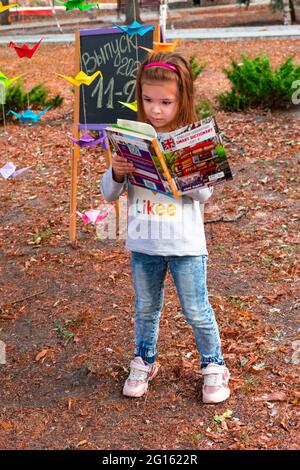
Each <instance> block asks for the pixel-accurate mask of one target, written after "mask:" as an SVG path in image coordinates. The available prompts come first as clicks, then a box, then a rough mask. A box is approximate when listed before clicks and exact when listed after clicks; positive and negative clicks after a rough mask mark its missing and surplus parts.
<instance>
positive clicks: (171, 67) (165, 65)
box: [144, 62, 179, 73]
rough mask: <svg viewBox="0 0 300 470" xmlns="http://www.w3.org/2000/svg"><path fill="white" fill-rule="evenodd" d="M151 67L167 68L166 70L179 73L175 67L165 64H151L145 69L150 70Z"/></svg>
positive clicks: (145, 66)
mask: <svg viewBox="0 0 300 470" xmlns="http://www.w3.org/2000/svg"><path fill="white" fill-rule="evenodd" d="M150 67H165V68H166V69H170V70H173V72H176V73H179V72H178V69H177V67H175V65H172V64H167V63H165V62H150V64H147V65H144V69H149V68H150Z"/></svg>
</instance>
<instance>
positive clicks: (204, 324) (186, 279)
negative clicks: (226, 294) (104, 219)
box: [131, 252, 224, 368]
mask: <svg viewBox="0 0 300 470" xmlns="http://www.w3.org/2000/svg"><path fill="white" fill-rule="evenodd" d="M206 261H207V256H156V255H155V256H150V255H146V254H143V253H137V252H132V254H131V272H132V279H133V285H134V289H135V299H136V302H135V319H134V333H135V355H136V356H141V357H142V358H143V360H144V361H147V362H148V363H150V364H152V363H153V362H155V360H156V356H157V349H156V345H157V340H158V332H159V318H160V312H161V309H162V307H163V304H164V280H165V277H166V274H167V270H168V268H169V270H170V272H171V274H172V277H173V279H174V282H175V286H176V289H177V293H178V296H179V299H180V303H181V307H182V311H183V313H184V315H185V318H186V320H187V322H188V323H189V324H190V325H191V327H192V328H193V331H194V335H195V341H196V346H197V349H198V351H199V353H200V356H201V368H203V367H206V366H207V365H208V364H210V363H214V364H220V365H223V364H224V359H223V356H222V352H221V342H220V335H219V329H218V325H217V322H216V319H215V314H214V312H213V309H212V307H211V305H210V304H209V301H208V294H207V288H206Z"/></svg>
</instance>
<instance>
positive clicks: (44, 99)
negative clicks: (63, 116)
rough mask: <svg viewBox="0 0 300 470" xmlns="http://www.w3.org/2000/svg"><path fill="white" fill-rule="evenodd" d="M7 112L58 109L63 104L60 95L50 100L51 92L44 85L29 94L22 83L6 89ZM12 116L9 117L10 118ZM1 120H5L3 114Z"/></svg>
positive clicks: (36, 87) (37, 86)
mask: <svg viewBox="0 0 300 470" xmlns="http://www.w3.org/2000/svg"><path fill="white" fill-rule="evenodd" d="M5 91H6V93H5V110H6V112H7V111H8V110H9V109H12V110H13V111H16V112H19V111H25V110H26V109H27V108H28V107H30V108H31V109H41V108H44V107H47V106H52V107H53V108H57V107H58V106H60V105H61V104H62V102H63V98H62V97H61V96H60V95H55V96H54V97H53V98H48V94H49V90H48V89H47V88H45V86H44V85H43V84H42V83H39V84H37V85H35V86H34V87H33V88H32V89H31V90H30V91H29V92H25V91H24V90H23V84H22V82H21V81H19V82H17V83H15V84H13V85H11V86H9V87H7V88H6V90H5ZM9 117H10V116H7V118H9ZM0 119H3V116H2V113H1V114H0Z"/></svg>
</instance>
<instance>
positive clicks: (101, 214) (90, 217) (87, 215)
mask: <svg viewBox="0 0 300 470" xmlns="http://www.w3.org/2000/svg"><path fill="white" fill-rule="evenodd" d="M111 210H112V207H110V208H109V209H107V210H105V211H100V210H98V209H90V210H89V211H87V212H84V213H83V214H82V213H81V212H79V211H76V214H78V215H79V217H81V218H82V220H83V221H84V222H86V223H87V224H99V223H100V222H102V220H104V219H105V218H106V217H107V216H108V214H109V213H110V211H111Z"/></svg>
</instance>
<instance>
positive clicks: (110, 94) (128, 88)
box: [91, 77, 135, 109]
mask: <svg viewBox="0 0 300 470" xmlns="http://www.w3.org/2000/svg"><path fill="white" fill-rule="evenodd" d="M103 88H104V87H103V80H102V79H101V78H100V80H98V83H97V85H96V87H95V88H94V90H93V91H92V93H91V96H92V97H94V96H96V97H97V109H101V108H104V107H106V108H107V109H114V96H118V97H119V98H118V100H119V99H120V97H122V96H125V98H126V102H128V103H129V102H130V101H132V100H133V99H134V96H135V79H134V80H129V81H128V82H126V83H125V85H124V86H123V89H122V91H115V79H114V77H111V78H110V80H109V82H108V85H107V86H106V88H105V90H103ZM105 97H107V101H106V102H105V103H103V100H104V98H105Z"/></svg>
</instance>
